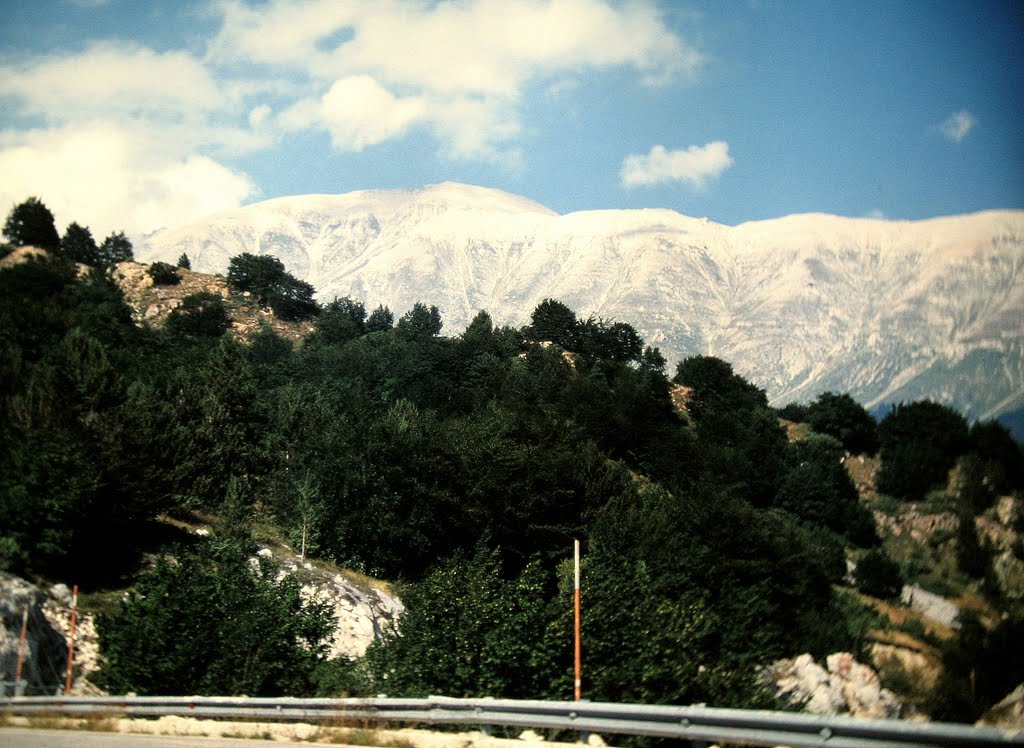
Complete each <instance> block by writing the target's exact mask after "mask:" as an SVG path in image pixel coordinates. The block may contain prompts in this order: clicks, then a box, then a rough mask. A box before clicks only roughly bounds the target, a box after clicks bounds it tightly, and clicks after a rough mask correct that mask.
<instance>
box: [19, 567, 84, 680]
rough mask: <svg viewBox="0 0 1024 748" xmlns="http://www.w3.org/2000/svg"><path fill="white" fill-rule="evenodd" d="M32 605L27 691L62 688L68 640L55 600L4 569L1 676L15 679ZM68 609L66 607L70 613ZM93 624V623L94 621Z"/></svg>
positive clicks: (24, 669) (25, 668)
mask: <svg viewBox="0 0 1024 748" xmlns="http://www.w3.org/2000/svg"><path fill="white" fill-rule="evenodd" d="M26 608H28V611H29V618H28V628H27V636H26V648H25V660H24V663H23V667H22V679H23V680H25V681H27V683H28V687H27V693H28V694H38V695H52V694H54V693H56V692H57V690H60V691H62V689H63V685H65V676H66V673H67V668H68V642H67V638H66V637H65V633H63V631H61V630H60V628H61V627H60V626H59V625H55V624H56V620H55V618H56V616H55V615H54V614H55V613H56V611H55V610H54V600H53V599H52V598H51V597H49V596H47V594H46V593H45V592H43V591H42V590H41V589H39V588H38V587H36V586H35V585H34V584H31V583H30V582H27V581H26V580H24V579H22V578H19V577H15V576H13V575H11V574H5V573H3V572H0V678H2V679H3V680H6V681H9V682H13V681H14V676H15V674H16V671H17V652H18V647H19V640H20V634H22V621H23V616H24V614H25V610H26ZM67 611H68V609H67V608H65V609H63V612H65V614H67ZM90 624H91V622H90Z"/></svg>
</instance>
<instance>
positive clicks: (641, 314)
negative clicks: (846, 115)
mask: <svg viewBox="0 0 1024 748" xmlns="http://www.w3.org/2000/svg"><path fill="white" fill-rule="evenodd" d="M182 252H186V253H187V254H188V256H189V258H190V259H191V261H192V267H193V269H195V270H199V271H203V272H218V273H223V272H224V271H225V270H226V268H227V266H228V262H229V260H230V258H231V257H232V256H234V255H237V254H240V253H242V252H253V253H257V254H273V255H276V256H277V257H279V258H280V259H281V260H282V261H283V262H284V264H285V267H286V268H287V269H288V271H289V272H291V273H293V274H294V275H296V276H297V277H300V278H303V279H304V280H307V281H309V282H310V283H312V284H313V285H314V286H315V287H316V288H317V289H318V295H319V297H320V298H321V299H322V300H329V299H331V298H333V297H335V296H351V297H353V298H357V299H360V300H362V301H364V302H365V303H366V304H367V306H368V307H369V308H372V307H375V306H377V305H378V304H385V305H387V306H388V307H390V308H391V309H392V310H394V311H395V312H396V314H399V315H400V314H402V313H403V312H404V311H406V310H408V309H409V308H410V307H412V305H413V303H415V302H416V301H423V302H425V303H428V304H436V305H437V306H438V307H439V308H440V309H441V311H442V314H443V319H444V322H445V330H446V332H447V333H449V334H455V333H456V332H458V331H460V330H461V329H463V328H464V327H465V325H466V324H468V322H469V321H470V320H471V319H472V318H473V316H474V315H475V314H476V313H477V312H478V311H479V310H481V309H483V310H486V311H488V312H489V313H490V314H491V316H492V317H493V318H494V320H495V322H496V323H499V324H510V325H515V326H520V325H523V324H526V323H527V322H528V321H529V316H530V313H531V312H532V310H533V309H534V308H535V307H536V305H537V304H538V303H540V302H541V301H542V300H543V299H545V298H549V297H550V298H555V299H558V300H560V301H562V302H564V303H566V304H568V305H569V306H570V307H571V308H573V309H574V310H575V311H576V312H577V314H579V315H580V316H582V317H587V316H589V315H596V316H598V317H602V318H604V319H606V320H616V321H624V322H629V323H630V324H632V325H633V326H634V327H635V328H636V329H637V330H638V331H639V332H640V334H641V335H642V336H643V337H644V338H645V340H646V341H647V342H648V344H650V345H654V346H658V347H660V348H661V350H662V352H663V353H664V354H665V355H666V357H667V358H668V359H669V360H670V361H671V362H674V361H676V360H679V359H682V358H684V357H686V356H690V355H694V354H697V353H707V354H712V355H715V356H719V357H721V358H723V359H725V360H727V361H729V362H730V363H732V364H733V366H734V367H735V368H736V370H737V371H738V372H740V373H741V374H743V375H744V376H746V377H748V378H749V379H751V380H752V381H754V382H756V383H757V384H759V385H760V386H763V387H765V389H766V390H767V391H768V394H769V396H770V398H771V399H772V401H773V403H776V404H781V403H786V402H790V401H794V400H804V401H806V400H809V399H812V398H813V397H814V396H816V395H817V394H818V393H820V392H823V391H826V390H832V391H837V392H850V393H851V394H852V395H853V396H854V397H855V398H857V399H858V400H860V401H861V402H863V403H865V404H866V405H867V406H868V407H874V406H876V405H879V404H885V403H888V402H898V401H900V400H912V399H921V398H925V397H929V398H932V399H935V400H938V401H941V402H946V403H949V404H951V405H953V406H955V407H957V408H958V409H960V410H962V411H964V412H965V413H967V414H968V415H970V416H972V417H983V418H987V417H992V416H994V415H998V414H1000V413H1004V412H1008V411H1012V410H1015V409H1019V408H1021V407H1024V211H1019V210H1000V211H987V212H983V213H975V214H971V215H963V216H951V217H943V218H934V219H928V220H922V221H889V220H881V219H869V218H843V217H840V216H832V215H824V214H804V215H792V216H786V217H784V218H778V219H772V220H764V221H752V222H748V223H743V224H740V225H739V226H735V227H732V226H725V225H722V224H718V223H714V222H713V221H709V220H707V219H702V218H690V217H687V216H684V215H681V214H679V213H677V212H675V211H672V210H665V209H645V210H592V211H583V212H577V213H569V214H566V215H559V214H558V213H555V212H554V211H552V210H550V209H548V208H546V207H544V206H543V205H540V204H538V203H535V202H533V201H531V200H528V199H526V198H522V197H518V196H515V195H510V194H508V193H505V192H501V191H499V190H492V189H487V188H482V187H473V186H469V185H462V184H453V183H445V184H439V185H433V186H430V187H426V188H423V189H419V190H367V191H360V192H352V193H348V194H343V195H304V196H296V197H283V198H276V199H273V200H267V201H265V202H260V203H255V204H252V205H248V206H246V207H243V208H239V209H237V210H232V211H228V212H225V213H220V214H217V215H214V216H211V217H209V218H207V219H205V220H202V221H199V222H197V223H194V224H191V225H189V226H184V227H181V228H176V229H171V230H165V231H162V232H159V233H158V234H156V235H154V236H151V237H149V238H147V239H146V240H144V241H143V242H142V243H140V244H139V246H138V247H137V249H136V255H137V256H138V257H139V259H140V260H143V261H147V262H149V261H155V260H163V261H166V262H172V263H173V262H174V261H175V260H176V259H177V258H178V257H179V256H180V255H181V253H182Z"/></svg>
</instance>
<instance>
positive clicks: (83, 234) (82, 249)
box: [60, 223, 100, 267]
mask: <svg viewBox="0 0 1024 748" xmlns="http://www.w3.org/2000/svg"><path fill="white" fill-rule="evenodd" d="M60 251H61V254H63V255H64V256H65V257H66V258H68V259H69V260H71V261H72V262H79V263H82V264H83V265H91V266H94V267H95V266H96V265H98V264H99V260H100V255H99V249H98V248H97V246H96V241H95V240H94V239H93V238H92V232H90V231H89V229H88V228H86V227H84V226H79V225H78V224H77V223H72V224H70V225H69V226H68V228H67V230H66V231H65V232H64V238H63V239H61V242H60Z"/></svg>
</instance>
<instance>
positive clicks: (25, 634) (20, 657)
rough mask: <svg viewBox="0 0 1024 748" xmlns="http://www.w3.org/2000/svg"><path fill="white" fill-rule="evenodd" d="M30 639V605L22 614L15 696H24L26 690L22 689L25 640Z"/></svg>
mask: <svg viewBox="0 0 1024 748" xmlns="http://www.w3.org/2000/svg"><path fill="white" fill-rule="evenodd" d="M27 637H28V603H25V609H24V610H23V611H22V613H21V638H20V639H19V640H18V667H17V668H16V669H15V671H14V695H15V696H23V695H24V694H25V691H24V689H23V688H22V687H21V670H22V666H23V665H24V664H25V639H26V638H27Z"/></svg>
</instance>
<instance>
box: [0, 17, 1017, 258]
mask: <svg viewBox="0 0 1024 748" xmlns="http://www.w3.org/2000/svg"><path fill="white" fill-rule="evenodd" d="M1022 42H1024V3H1022V2H1017V1H1016V0H1008V1H1007V2H991V1H982V0H968V1H965V2H936V1H926V0H910V1H908V2H903V1H901V0H886V1H884V2H883V1H881V0H862V1H860V2H852V1H851V2H841V1H839V0H836V1H834V2H832V1H829V0H809V1H807V2H804V1H802V0H778V1H774V0H716V1H715V2H707V3H697V2H687V0H666V1H664V2H656V1H655V0H622V1H621V2H619V1H617V0H521V1H517V0H446V1H444V2H437V1H432V2H427V1H426V0H270V1H269V2H254V1H250V0H203V1H200V2H147V1H146V0H51V1H47V0H31V1H30V2H29V1H21V0H6V2H3V3H0V208H2V209H4V210H9V209H10V207H13V206H14V205H15V204H17V203H19V202H21V201H22V200H24V199H26V198H27V197H29V196H38V197H39V198H41V199H42V200H43V202H44V203H45V204H46V205H47V206H48V207H49V208H50V209H51V210H52V211H53V213H54V214H55V216H56V220H57V225H58V229H59V230H61V231H63V229H64V227H65V226H66V225H67V224H68V223H70V222H71V221H77V222H78V223H80V224H83V225H87V226H90V227H91V229H92V231H93V234H94V235H96V236H97V238H100V237H102V236H105V235H106V234H107V233H109V232H111V231H115V230H124V231H126V232H128V234H129V235H130V236H141V235H144V234H145V233H148V232H150V231H154V230H157V229H159V228H162V227H171V226H177V225H181V224H185V223H188V222H191V221H194V220H197V219H200V218H202V217H203V216H205V215H208V214H210V213H214V212H217V211H222V210H227V209H231V208H235V207H238V206H240V205H245V204H249V203H253V202H257V201H260V200H265V199H269V198H273V197H280V196H284V195H297V194H307V193H344V192H349V191H352V190H360V189H393V188H416V187H421V186H424V185H427V184H433V183H437V182H444V181H457V182H466V183H470V184H477V185H482V186H486V187H494V188H498V189H502V190H505V191H508V192H511V193H514V194H518V195H523V196H525V197H528V198H531V199H533V200H536V201H537V202H540V203H542V204H544V205H546V206H548V207H549V208H552V209H554V210H556V211H558V212H560V213H568V212H571V211H577V210H590V209H603V208H644V207H657V208H671V209H673V210H677V211H679V212H681V213H683V214H686V215H690V216H696V217H708V218H710V219H711V220H714V221H718V222H721V223H725V224H729V225H736V224H738V223H742V222H744V221H749V220H758V219H765V218H774V217H779V216H783V215H788V214H792V213H809V212H823V213H834V214H838V215H845V216H865V217H877V218H891V219H920V218H929V217H933V216H939V215H951V214H958V213H969V212H974V211H979V210H987V209H1002V208H1024V122H1022V117H1024V43H1022Z"/></svg>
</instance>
